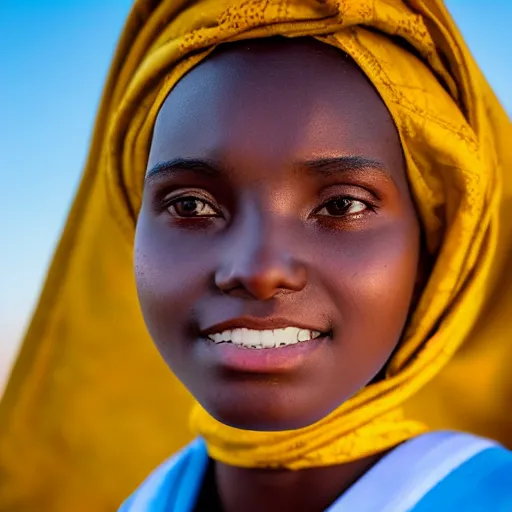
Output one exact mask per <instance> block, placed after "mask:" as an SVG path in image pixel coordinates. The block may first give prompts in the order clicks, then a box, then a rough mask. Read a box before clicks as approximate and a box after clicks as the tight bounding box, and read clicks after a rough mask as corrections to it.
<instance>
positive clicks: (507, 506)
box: [414, 436, 512, 512]
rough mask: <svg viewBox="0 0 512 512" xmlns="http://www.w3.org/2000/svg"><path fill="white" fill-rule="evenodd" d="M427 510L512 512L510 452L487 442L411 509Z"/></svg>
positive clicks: (419, 511) (423, 511) (417, 510)
mask: <svg viewBox="0 0 512 512" xmlns="http://www.w3.org/2000/svg"><path fill="white" fill-rule="evenodd" d="M471 437H473V436H471ZM473 439H474V440H476V441H478V440H481V438H473ZM483 441H485V440H483ZM429 510H440V511H441V510H464V511H466V512H472V511H475V512H476V511H478V512H484V511H489V510H493V511H494V510H496V511H497V510H503V511H505V510H512V452H511V451H509V450H507V449H506V448H504V447H502V446H500V445H498V444H495V443H492V442H489V444H488V445H487V446H486V447H485V448H483V449H481V450H479V451H477V452H476V453H474V454H472V455H471V456H470V457H468V458H466V459H465V460H464V461H463V462H462V463H461V464H459V465H457V466H456V467H454V468H453V469H452V470H451V471H450V472H449V473H447V474H446V475H445V476H444V477H443V478H442V479H440V480H439V482H438V483H437V485H435V486H434V487H433V488H432V489H431V490H430V492H428V493H427V494H426V495H425V496H424V498H423V499H422V500H421V501H420V502H419V503H418V505H417V507H416V508H415V509H414V511H415V512H427V511H429Z"/></svg>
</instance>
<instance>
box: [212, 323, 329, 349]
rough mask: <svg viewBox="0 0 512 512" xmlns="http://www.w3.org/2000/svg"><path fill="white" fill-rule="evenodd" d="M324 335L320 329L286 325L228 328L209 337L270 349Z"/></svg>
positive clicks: (215, 340) (217, 340)
mask: <svg viewBox="0 0 512 512" xmlns="http://www.w3.org/2000/svg"><path fill="white" fill-rule="evenodd" d="M320 336H322V333H321V332H320V331H313V330H308V329H300V328H298V327H286V328H284V329H272V330H257V329H246V328H240V329H228V330H224V331H222V332H218V333H212V334H209V335H208V336H207V338H208V339H209V340H210V341H212V342H213V343H216V344H219V343H231V344H233V345H237V346H239V347H241V348H253V349H269V348H278V347H286V346H289V345H295V344H297V343H301V342H304V341H311V340H314V339H316V338H319V337H320Z"/></svg>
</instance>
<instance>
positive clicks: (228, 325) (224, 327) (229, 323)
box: [201, 316, 329, 336]
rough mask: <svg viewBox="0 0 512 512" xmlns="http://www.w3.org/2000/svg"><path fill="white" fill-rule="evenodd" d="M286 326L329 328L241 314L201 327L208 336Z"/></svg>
mask: <svg viewBox="0 0 512 512" xmlns="http://www.w3.org/2000/svg"><path fill="white" fill-rule="evenodd" d="M286 327H298V328H299V329H306V330H309V331H318V332H321V333H327V332H328V331H329V330H328V329H326V328H325V327H319V326H318V325H317V326H313V325H311V324H306V323H304V322H301V321H296V320H290V319H287V318H282V317H270V318H257V317H250V316H243V317H239V318H233V319H231V320H226V321H224V322H220V323H218V324H214V325H212V326H210V327H208V328H206V329H201V335H202V336H208V335H210V334H216V333H220V332H223V331H229V330H232V329H244V328H245V329H254V330H258V331H266V330H273V329H285V328H286Z"/></svg>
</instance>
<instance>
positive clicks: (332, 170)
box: [296, 155, 391, 178]
mask: <svg viewBox="0 0 512 512" xmlns="http://www.w3.org/2000/svg"><path fill="white" fill-rule="evenodd" d="M296 168H297V170H299V171H301V170H303V169H305V170H306V171H307V172H309V173H311V174H320V175H322V176H326V177H331V176H337V175H339V174H340V173H344V172H347V171H358V170H364V169H376V170H378V171H381V172H382V173H383V174H385V175H386V176H387V177H388V178H391V176H390V173H389V171H388V170H387V169H386V166H385V165H384V164H383V163H382V162H379V161H378V160H374V159H373V158H368V157H365V156H360V155H344V156H339V157H329V158H319V159H314V160H306V161H304V162H301V163H300V164H299V165H297V166H296Z"/></svg>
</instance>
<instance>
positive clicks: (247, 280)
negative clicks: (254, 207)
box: [215, 217, 307, 300]
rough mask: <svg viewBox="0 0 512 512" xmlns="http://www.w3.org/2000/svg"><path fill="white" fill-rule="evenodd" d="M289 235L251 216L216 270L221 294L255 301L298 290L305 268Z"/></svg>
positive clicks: (230, 242)
mask: <svg viewBox="0 0 512 512" xmlns="http://www.w3.org/2000/svg"><path fill="white" fill-rule="evenodd" d="M280 224H281V225H280ZM289 232H290V229H287V228H286V226H283V225H282V223H279V222H272V221H270V220H269V219H267V220H266V221H264V220H263V219H255V218H254V217H253V219H251V221H250V222H246V223H244V224H243V225H239V226H238V228H237V230H236V232H235V233H233V236H232V237H229V240H228V243H227V244H226V246H227V250H226V252H225V256H223V258H222V262H221V264H220V265H219V267H218V268H217V270H216V273H215V284H216V286H217V287H218V288H219V289H220V290H221V291H222V292H224V293H228V294H232V295H237V296H240V297H243V298H252V299H257V300H268V299H272V298H274V297H275V296H276V295H278V294H280V293H282V292H298V291H300V290H302V289H303V288H304V287H305V286H306V283H307V269H306V265H305V264H304V263H303V262H301V261H300V259H299V258H298V255H297V254H296V251H297V249H298V248H297V247H295V248H294V245H295V244H291V243H290V242H291V237H290V236H289Z"/></svg>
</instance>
